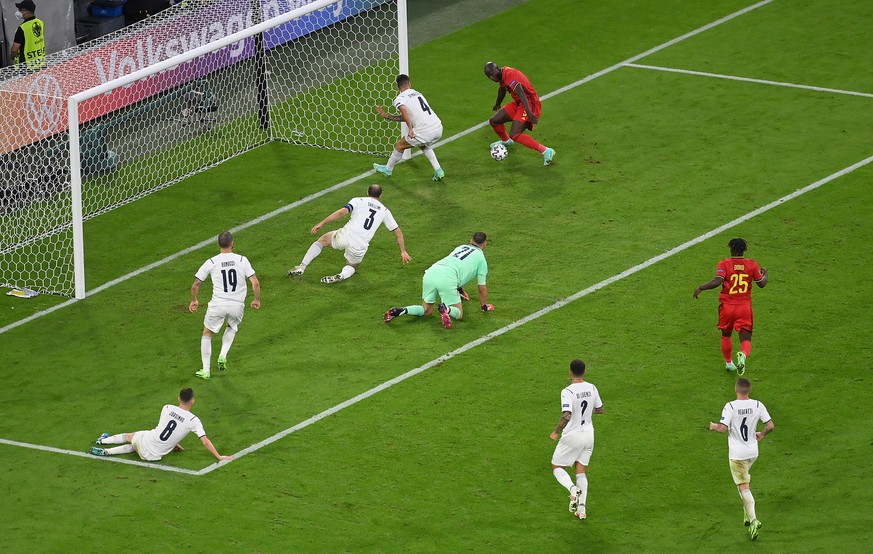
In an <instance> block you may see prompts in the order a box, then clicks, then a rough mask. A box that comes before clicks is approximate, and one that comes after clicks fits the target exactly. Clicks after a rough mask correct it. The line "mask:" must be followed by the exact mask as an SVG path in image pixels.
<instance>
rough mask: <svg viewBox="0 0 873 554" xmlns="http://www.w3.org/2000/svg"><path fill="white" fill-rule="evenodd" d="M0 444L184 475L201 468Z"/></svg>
mask: <svg viewBox="0 0 873 554" xmlns="http://www.w3.org/2000/svg"><path fill="white" fill-rule="evenodd" d="M0 444H8V445H10V446H20V447H22V448H30V449H32V450H42V451H44V452H54V453H56V454H67V455H68V456H78V457H80V458H88V459H90V460H102V461H104V462H115V463H117V464H127V465H132V466H140V467H148V468H151V469H160V470H162V471H170V472H173V473H184V474H186V475H200V473H201V472H202V471H203V470H199V471H198V470H194V469H184V468H181V467H173V466H165V465H161V464H156V463H152V462H140V461H138V460H128V459H125V458H115V457H110V456H94V455H93V454H89V453H87V452H77V451H75V450H67V449H65V448H55V447H53V446H43V445H41V444H31V443H29V442H21V441H13V440H8V439H0ZM214 465H218V464H214Z"/></svg>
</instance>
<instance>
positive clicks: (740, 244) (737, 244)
mask: <svg viewBox="0 0 873 554" xmlns="http://www.w3.org/2000/svg"><path fill="white" fill-rule="evenodd" d="M728 248H730V249H731V256H742V255H743V253H744V252H745V251H746V250H747V249H748V248H749V245H748V244H746V241H745V240H743V239H741V238H735V239H731V240H729V241H728Z"/></svg>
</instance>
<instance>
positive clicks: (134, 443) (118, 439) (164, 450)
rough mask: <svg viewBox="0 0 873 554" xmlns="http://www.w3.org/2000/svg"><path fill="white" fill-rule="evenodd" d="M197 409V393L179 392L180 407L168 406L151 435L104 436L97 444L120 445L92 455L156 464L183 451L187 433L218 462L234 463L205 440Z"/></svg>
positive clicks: (106, 434) (92, 451)
mask: <svg viewBox="0 0 873 554" xmlns="http://www.w3.org/2000/svg"><path fill="white" fill-rule="evenodd" d="M193 405H194V391H193V390H192V389H190V388H188V389H182V390H181V391H180V392H179V405H178V406H173V405H172V404H167V405H165V406H164V407H163V408H162V409H161V419H160V420H158V426H157V427H155V428H154V429H152V430H150V431H137V432H135V433H121V434H119V435H110V434H109V433H103V434H102V435H100V437H99V438H98V439H97V440H96V441H95V442H96V443H97V444H99V445H101V446H105V445H109V444H120V445H121V446H116V447H114V448H97V447H93V448H91V454H94V455H95V456H115V455H116V454H130V453H132V452H136V453H137V454H139V457H140V458H142V459H143V460H146V461H149V462H157V461H158V460H160V459H161V458H163V457H164V456H166V455H167V454H169V453H170V452H172V451H173V450H176V451H182V450H184V448H182V446H181V445H180V444H179V443H180V442H182V439H184V438H185V437H186V436H188V433H190V432H192V431H193V432H194V434H195V435H197V436H198V437H200V441H201V442H202V443H203V446H205V447H206V450H208V451H209V452H210V454H212V455H213V456H215V457H216V458H217V459H218V460H232V459H233V457H232V456H222V455H221V454H219V453H218V450H216V449H215V446H214V445H213V444H212V441H211V440H209V437H207V436H206V431H204V430H203V424H202V423H201V422H200V418H198V417H197V416H196V415H194V414H192V413H191V407H192V406H193Z"/></svg>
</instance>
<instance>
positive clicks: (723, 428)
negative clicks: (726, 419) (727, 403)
mask: <svg viewBox="0 0 873 554" xmlns="http://www.w3.org/2000/svg"><path fill="white" fill-rule="evenodd" d="M709 430H710V431H715V432H716V433H726V432H727V430H728V428H727V425H725V424H724V423H713V422H711V421H710V422H709Z"/></svg>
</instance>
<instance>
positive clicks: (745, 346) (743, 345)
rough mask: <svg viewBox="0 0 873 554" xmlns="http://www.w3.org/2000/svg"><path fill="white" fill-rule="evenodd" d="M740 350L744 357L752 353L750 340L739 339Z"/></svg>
mask: <svg viewBox="0 0 873 554" xmlns="http://www.w3.org/2000/svg"><path fill="white" fill-rule="evenodd" d="M740 350H742V351H743V354H745V355H746V358H748V357H749V356H751V355H752V341H750V340H744V341H740Z"/></svg>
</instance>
